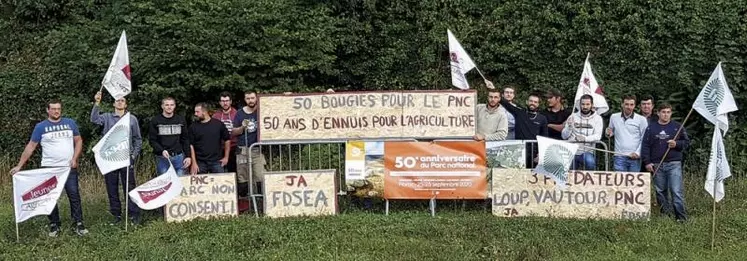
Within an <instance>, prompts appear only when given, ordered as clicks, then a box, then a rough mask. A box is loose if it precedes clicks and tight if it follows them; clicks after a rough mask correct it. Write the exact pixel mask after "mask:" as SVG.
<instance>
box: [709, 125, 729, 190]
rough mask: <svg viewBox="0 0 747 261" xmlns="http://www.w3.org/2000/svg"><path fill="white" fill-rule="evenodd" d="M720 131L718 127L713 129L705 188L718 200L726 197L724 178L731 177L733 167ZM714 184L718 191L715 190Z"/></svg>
mask: <svg viewBox="0 0 747 261" xmlns="http://www.w3.org/2000/svg"><path fill="white" fill-rule="evenodd" d="M719 132H720V131H719V130H718V129H715V130H714V131H713V141H712V142H711V159H710V161H709V162H708V175H707V176H706V182H705V190H706V191H708V194H711V196H713V197H714V198H715V199H716V202H719V201H721V199H723V198H724V194H725V191H724V179H726V178H728V177H731V168H730V167H729V161H727V160H726V151H724V141H723V140H722V139H721V135H719V134H720V133H719ZM714 184H715V185H714ZM714 186H715V189H716V191H714Z"/></svg>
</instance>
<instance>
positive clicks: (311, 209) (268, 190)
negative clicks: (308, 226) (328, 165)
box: [264, 169, 338, 217]
mask: <svg viewBox="0 0 747 261" xmlns="http://www.w3.org/2000/svg"><path fill="white" fill-rule="evenodd" d="M336 187H337V178H336V175H335V170H333V169H332V170H307V171H289V172H266V173H265V181H264V211H265V215H267V216H268V217H290V216H323V215H336V214H337V211H338V209H337V207H338V206H337V194H336V193H335V192H336V190H335V188H336Z"/></svg>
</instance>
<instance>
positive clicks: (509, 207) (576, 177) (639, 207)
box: [491, 168, 651, 219]
mask: <svg viewBox="0 0 747 261" xmlns="http://www.w3.org/2000/svg"><path fill="white" fill-rule="evenodd" d="M492 172H493V180H492V183H493V184H492V185H493V191H492V193H491V197H492V205H493V215H496V216H501V217H517V216H544V217H568V218H609V219H648V218H649V216H650V211H651V204H650V199H651V193H650V189H651V179H650V178H651V174H650V173H643V172H640V173H639V172H608V171H571V172H569V173H568V181H567V187H566V188H565V189H563V190H560V189H557V188H556V186H555V183H554V182H553V180H552V178H550V177H546V176H544V175H541V174H536V173H533V172H532V171H531V170H529V169H498V168H494V169H492Z"/></svg>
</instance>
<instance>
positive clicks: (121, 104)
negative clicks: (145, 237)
mask: <svg viewBox="0 0 747 261" xmlns="http://www.w3.org/2000/svg"><path fill="white" fill-rule="evenodd" d="M94 100H95V104H94V106H93V109H92V110H91V123H94V124H97V125H100V126H103V129H102V131H101V132H102V134H104V135H107V134H108V133H109V132H110V131H112V129H113V130H114V131H118V132H121V134H120V133H117V134H111V135H110V136H107V137H112V135H119V136H122V137H123V138H124V139H127V140H129V141H130V142H129V145H128V144H120V143H108V144H109V145H110V147H108V148H103V147H102V148H101V150H102V151H105V153H109V155H112V154H113V152H115V150H117V149H120V148H118V147H117V146H119V145H122V148H121V149H122V152H124V153H127V157H126V161H125V162H124V164H125V165H126V167H123V168H119V169H116V170H113V171H111V172H108V173H105V172H103V171H102V174H103V175H104V181H105V183H106V193H107V195H108V197H109V213H111V214H112V216H113V220H112V221H111V222H110V225H115V224H118V223H119V222H121V221H122V211H121V210H122V207H121V203H120V199H119V192H118V190H119V183H120V182H121V183H122V190H123V193H124V194H125V197H126V195H127V193H128V192H129V191H131V190H132V189H134V188H135V186H136V185H135V184H136V182H135V172H134V168H133V165H134V163H135V161H136V160H137V158H138V155H139V154H140V150H141V148H142V136H141V134H140V126H139V124H138V120H137V118H136V117H135V116H134V115H132V114H129V112H128V111H127V100H126V98H124V97H122V98H119V99H117V100H116V101H115V102H114V113H103V114H102V113H100V112H99V111H100V109H99V104H100V103H101V92H98V93H96V95H95V96H94ZM125 114H129V115H125ZM125 116H127V117H125ZM121 119H124V120H126V121H128V122H129V123H124V124H119V125H122V126H123V127H121V128H114V127H115V126H118V125H117V123H119V121H120V120H121ZM127 125H129V126H127ZM128 130H129V131H128ZM102 141H104V139H102ZM122 141H125V140H122ZM104 144H107V143H102V145H101V146H105V145H104ZM97 145H98V144H97ZM125 146H126V147H125ZM124 149H127V150H124ZM128 150H129V151H128ZM94 152H95V153H96V152H99V153H100V152H101V151H94ZM109 160H113V158H111V157H109ZM97 163H98V164H103V163H104V162H99V161H98V158H97ZM106 163H107V164H108V163H109V162H106ZM126 200H127V199H126ZM127 201H128V204H127V208H128V211H127V212H128V215H129V218H130V220H131V221H132V223H133V224H135V225H137V224H139V223H140V215H139V214H140V209H139V208H138V207H137V205H135V204H134V203H132V202H131V201H129V200H127Z"/></svg>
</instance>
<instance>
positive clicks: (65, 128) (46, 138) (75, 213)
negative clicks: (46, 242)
mask: <svg viewBox="0 0 747 261" xmlns="http://www.w3.org/2000/svg"><path fill="white" fill-rule="evenodd" d="M61 115H62V102H60V101H59V100H52V101H50V102H48V103H47V119H46V120H44V121H42V122H40V123H38V124H36V126H35V127H34V132H33V133H32V134H31V140H30V141H29V143H28V144H26V148H25V149H24V150H23V154H21V159H20V160H19V161H18V164H17V165H16V166H15V167H14V168H13V169H11V170H10V173H11V174H15V173H16V172H18V171H20V170H21V169H22V168H23V166H24V165H26V162H27V161H28V160H29V158H31V155H33V154H34V150H36V146H37V145H38V144H41V146H42V161H41V166H42V167H67V166H69V167H70V174H69V175H68V176H67V181H65V192H66V193H67V197H68V199H69V200H70V215H71V216H72V218H73V222H75V225H74V226H73V231H74V232H75V233H76V234H78V235H80V236H83V235H85V234H88V230H87V229H86V227H85V226H84V225H83V209H82V207H81V202H80V201H81V200H80V191H79V190H78V158H79V157H80V153H81V151H82V150H83V138H81V137H80V133H79V132H78V126H77V125H76V124H75V121H74V120H72V119H70V118H62V117H61ZM47 217H48V218H49V223H50V224H49V236H50V237H56V236H57V235H58V234H59V233H60V226H61V221H60V212H59V209H58V208H57V206H56V205H55V207H54V210H52V213H50V214H49V216H47Z"/></svg>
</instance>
